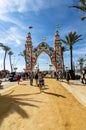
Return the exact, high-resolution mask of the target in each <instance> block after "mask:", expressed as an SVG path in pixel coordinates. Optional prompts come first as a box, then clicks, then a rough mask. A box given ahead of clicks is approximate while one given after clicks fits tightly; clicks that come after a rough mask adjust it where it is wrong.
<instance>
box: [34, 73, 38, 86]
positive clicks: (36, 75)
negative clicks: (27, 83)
mask: <svg viewBox="0 0 86 130" xmlns="http://www.w3.org/2000/svg"><path fill="white" fill-rule="evenodd" d="M35 81H36V86H38V73H37V72H36V74H35Z"/></svg>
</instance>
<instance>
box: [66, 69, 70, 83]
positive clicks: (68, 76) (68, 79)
mask: <svg viewBox="0 0 86 130" xmlns="http://www.w3.org/2000/svg"><path fill="white" fill-rule="evenodd" d="M70 79H71V76H70V73H69V71H68V72H67V74H66V80H67V83H68V84H69V81H70Z"/></svg>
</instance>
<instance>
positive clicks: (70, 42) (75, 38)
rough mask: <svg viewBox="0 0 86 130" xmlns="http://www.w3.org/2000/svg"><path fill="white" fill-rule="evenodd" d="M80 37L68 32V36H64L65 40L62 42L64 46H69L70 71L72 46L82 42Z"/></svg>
mask: <svg viewBox="0 0 86 130" xmlns="http://www.w3.org/2000/svg"><path fill="white" fill-rule="evenodd" d="M81 36H82V35H78V34H77V33H76V32H70V33H68V35H66V36H65V40H62V42H63V43H65V44H66V45H68V46H69V48H70V65H71V70H73V62H72V59H73V54H72V50H73V45H74V44H75V43H76V42H78V41H80V40H82V39H81V38H80V37H81Z"/></svg>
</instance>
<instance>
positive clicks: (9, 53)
mask: <svg viewBox="0 0 86 130" xmlns="http://www.w3.org/2000/svg"><path fill="white" fill-rule="evenodd" d="M8 55H9V60H10V68H11V72H13V67H12V62H11V56H12V55H13V52H12V51H9V52H8Z"/></svg>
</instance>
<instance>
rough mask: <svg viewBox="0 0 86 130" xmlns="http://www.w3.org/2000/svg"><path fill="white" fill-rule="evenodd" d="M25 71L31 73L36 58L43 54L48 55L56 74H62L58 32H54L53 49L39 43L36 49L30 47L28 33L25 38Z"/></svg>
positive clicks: (30, 40) (43, 43)
mask: <svg viewBox="0 0 86 130" xmlns="http://www.w3.org/2000/svg"><path fill="white" fill-rule="evenodd" d="M26 38H27V39H26V44H25V50H26V56H25V58H26V70H27V71H33V68H34V66H35V65H36V63H37V58H38V56H39V55H40V54H41V53H42V52H45V53H46V54H48V55H49V57H50V59H51V63H52V64H53V65H54V66H55V69H56V72H62V71H63V66H62V52H61V50H62V49H61V41H60V36H59V33H58V31H56V32H55V39H54V48H53V47H50V46H49V45H48V44H47V43H46V42H41V43H40V44H39V45H38V46H37V47H36V48H33V46H32V38H31V33H30V32H29V33H28V36H27V37H26Z"/></svg>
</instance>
